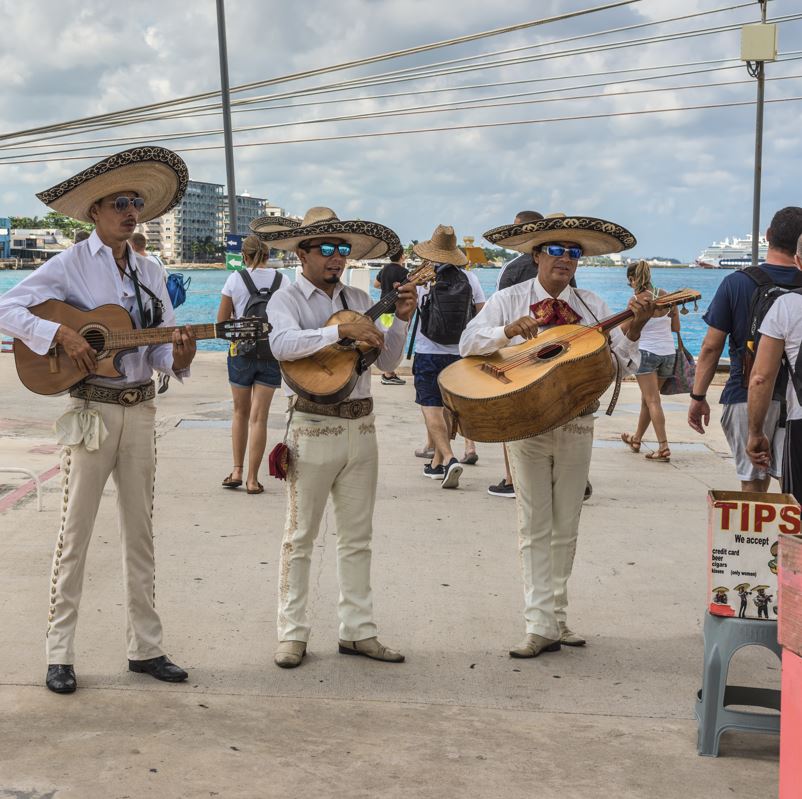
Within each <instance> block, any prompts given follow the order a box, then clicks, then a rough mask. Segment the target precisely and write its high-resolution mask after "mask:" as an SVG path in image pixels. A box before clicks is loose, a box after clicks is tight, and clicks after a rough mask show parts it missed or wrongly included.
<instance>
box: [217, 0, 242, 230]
mask: <svg viewBox="0 0 802 799" xmlns="http://www.w3.org/2000/svg"><path fill="white" fill-rule="evenodd" d="M217 40H218V47H219V50H220V93H221V96H222V100H223V137H224V141H225V150H226V183H227V184H228V229H229V231H230V232H232V233H236V232H237V186H236V182H235V180H234V145H233V139H232V136H231V98H230V96H229V90H228V52H227V49H226V12H225V8H224V7H223V0H217Z"/></svg>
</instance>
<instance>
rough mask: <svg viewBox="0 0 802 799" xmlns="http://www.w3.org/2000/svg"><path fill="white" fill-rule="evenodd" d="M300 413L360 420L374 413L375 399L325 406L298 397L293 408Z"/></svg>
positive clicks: (355, 400) (348, 401)
mask: <svg viewBox="0 0 802 799" xmlns="http://www.w3.org/2000/svg"><path fill="white" fill-rule="evenodd" d="M293 407H294V408H295V410H296V411H298V412H299V413H315V414H319V415H321V416H337V417H339V418H340V419H360V418H362V417H363V416H367V415H368V414H369V413H373V398H372V397H367V398H366V399H352V400H345V401H344V402H339V403H337V404H336V405H324V404H323V403H321V402H312V401H311V400H307V399H303V397H297V398H296V400H295V405H294V406H293Z"/></svg>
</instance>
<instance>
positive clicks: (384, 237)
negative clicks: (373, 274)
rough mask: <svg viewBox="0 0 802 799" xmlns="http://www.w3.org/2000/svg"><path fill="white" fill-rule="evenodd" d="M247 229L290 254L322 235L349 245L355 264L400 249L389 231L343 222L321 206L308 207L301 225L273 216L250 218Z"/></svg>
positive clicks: (371, 224) (375, 224)
mask: <svg viewBox="0 0 802 799" xmlns="http://www.w3.org/2000/svg"><path fill="white" fill-rule="evenodd" d="M257 223H258V224H257ZM251 230H252V231H253V232H254V233H256V235H257V236H259V238H260V239H261V240H262V241H264V242H267V244H269V245H270V246H271V247H274V248H275V249H277V250H289V251H291V252H292V251H295V250H297V249H298V245H299V244H301V243H302V242H304V241H306V240H307V239H318V238H321V237H324V236H331V237H332V238H338V239H342V240H343V241H347V242H348V243H349V244H350V245H351V258H353V259H355V260H357V261H359V260H361V259H363V258H381V257H382V256H383V255H386V254H387V253H388V252H392V251H393V250H397V249H398V248H399V247H400V246H401V242H400V241H399V240H398V236H397V235H396V234H395V233H394V232H393V231H392V230H390V228H388V227H385V226H384V225H380V224H379V223H378V222H365V221H363V220H361V219H353V220H346V221H343V220H341V219H340V218H339V217H338V216H337V214H335V213H334V211H332V210H331V208H325V207H321V206H317V207H315V208H310V209H309V210H308V211H307V212H306V215H305V216H304V218H303V220H302V221H301V222H298V221H297V220H294V219H286V218H282V217H275V216H272V217H270V216H268V217H260V218H259V219H254V221H253V222H251Z"/></svg>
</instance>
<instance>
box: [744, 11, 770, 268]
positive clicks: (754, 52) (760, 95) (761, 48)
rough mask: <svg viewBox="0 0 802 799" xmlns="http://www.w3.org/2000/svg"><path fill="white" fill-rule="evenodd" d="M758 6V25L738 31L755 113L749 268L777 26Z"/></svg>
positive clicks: (757, 227)
mask: <svg viewBox="0 0 802 799" xmlns="http://www.w3.org/2000/svg"><path fill="white" fill-rule="evenodd" d="M757 1H758V2H759V3H760V24H758V25H744V27H743V28H741V60H742V61H746V68H747V70H748V71H749V74H750V75H751V76H752V77H753V78H755V79H757V104H756V110H755V177H754V190H753V195H752V266H757V263H758V243H759V241H760V187H761V179H762V177H763V106H764V93H765V86H766V69H765V63H766V61H774V59H775V58H776V57H777V26H776V25H767V24H766V4H767V3H768V0H757Z"/></svg>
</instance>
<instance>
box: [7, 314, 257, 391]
mask: <svg viewBox="0 0 802 799" xmlns="http://www.w3.org/2000/svg"><path fill="white" fill-rule="evenodd" d="M29 310H30V312H31V313H32V314H34V315H35V316H38V317H39V318H40V319H47V320H48V321H50V322H57V323H58V324H63V325H66V326H67V327H71V328H72V329H73V330H75V331H76V332H77V333H79V334H80V335H81V336H83V337H84V338H85V339H86V340H87V341H88V342H89V344H90V345H91V347H92V349H93V350H94V351H95V352H96V353H97V371H96V372H94V376H98V377H106V378H117V377H122V373H121V372H120V370H119V368H118V367H119V362H120V358H122V357H123V355H125V354H126V353H128V352H133V351H134V350H136V348H137V347H143V346H147V345H149V344H167V343H168V342H170V341H172V339H173V331H174V330H176V329H178V328H176V327H148V328H145V329H136V328H134V322H133V320H132V319H131V316H130V314H129V313H128V311H126V310H125V308H122V307H121V306H119V305H101V306H99V307H98V308H95V309H94V310H92V311H82V310H80V309H79V308H75V307H74V306H72V305H70V304H69V303H66V302H62V301H61V300H47V301H46V302H43V303H41V304H39V305H35V306H33V307H32V308H30V309H29ZM182 327H183V326H182ZM189 327H190V329H191V330H192V332H193V333H194V334H195V338H198V339H209V338H222V339H226V340H227V341H241V340H243V339H255V338H260V337H264V336H266V335H267V334H268V332H270V325H269V324H268V323H267V322H266V321H265V320H264V319H258V318H245V319H231V320H229V321H227V322H218V323H216V324H207V325H189ZM14 361H15V364H16V367H17V374H18V375H19V378H20V380H21V381H22V384H23V385H24V386H25V387H26V388H28V389H30V390H31V391H33V392H34V394H59V393H61V392H63V391H67V390H68V389H70V388H72V387H73V386H74V385H75V384H76V383H80V382H81V381H82V380H83V379H85V378H86V377H89V373H88V372H87V371H86V370H85V369H83V368H81V367H78V366H76V365H75V363H74V362H73V360H72V358H70V357H69V356H68V355H67V354H66V353H65V352H64V350H63V348H62V347H60V346H59V345H58V344H55V345H54V346H53V347H51V348H50V350H48V352H47V354H46V355H37V354H36V353H35V352H33V351H32V350H30V349H29V348H28V347H26V346H25V344H23V343H22V342H21V341H20V340H19V339H14Z"/></svg>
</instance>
